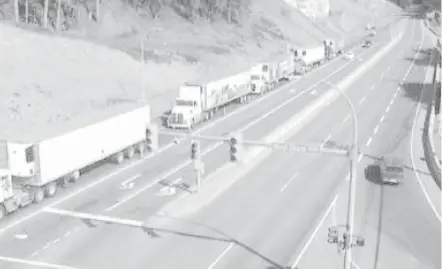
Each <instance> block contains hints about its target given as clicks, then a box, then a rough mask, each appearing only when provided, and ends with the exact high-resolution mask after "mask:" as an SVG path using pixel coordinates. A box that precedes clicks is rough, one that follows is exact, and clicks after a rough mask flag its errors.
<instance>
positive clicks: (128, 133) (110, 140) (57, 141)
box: [0, 105, 151, 217]
mask: <svg viewBox="0 0 442 269" xmlns="http://www.w3.org/2000/svg"><path fill="white" fill-rule="evenodd" d="M150 124H151V115H150V107H149V106H148V105H146V106H142V107H138V108H136V109H134V110H132V111H129V112H125V113H123V114H120V115H118V116H114V117H109V118H105V119H102V120H100V121H98V122H94V123H91V124H88V125H86V126H82V127H79V128H76V129H73V130H70V131H65V132H62V133H60V134H57V135H54V136H50V137H47V138H39V139H36V140H27V141H19V142H14V141H11V140H5V139H0V169H1V170H0V192H1V194H0V217H2V216H3V215H4V213H7V212H12V211H14V210H16V209H17V208H18V207H20V206H21V205H23V204H28V203H30V202H32V201H33V202H36V203H38V202H40V201H41V200H42V199H43V198H44V196H47V197H51V196H54V195H55V194H56V192H57V187H58V185H63V186H64V185H66V184H67V183H68V182H69V181H74V182H75V181H76V180H77V179H78V178H79V177H80V174H81V171H82V170H83V169H85V168H87V167H89V166H91V165H93V164H96V163H98V162H101V161H104V160H107V159H111V160H113V161H115V162H116V163H121V162H122V161H123V160H124V158H125V157H127V158H132V157H133V156H134V154H135V152H136V151H138V153H140V154H143V153H144V151H145V149H146V142H145V141H146V129H147V128H148V127H149V125H150ZM12 185H15V187H16V188H15V190H14V191H11V188H12ZM11 194H12V195H11ZM24 196H26V198H27V199H24V200H23V201H21V200H22V198H23V197H24ZM25 200H27V201H26V202H25Z"/></svg>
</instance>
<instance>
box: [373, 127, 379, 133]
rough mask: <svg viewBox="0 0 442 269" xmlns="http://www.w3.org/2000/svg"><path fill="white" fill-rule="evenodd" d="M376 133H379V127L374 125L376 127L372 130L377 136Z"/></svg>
mask: <svg viewBox="0 0 442 269" xmlns="http://www.w3.org/2000/svg"><path fill="white" fill-rule="evenodd" d="M378 131H379V125H376V127H375V128H374V132H373V133H374V134H377V133H378Z"/></svg>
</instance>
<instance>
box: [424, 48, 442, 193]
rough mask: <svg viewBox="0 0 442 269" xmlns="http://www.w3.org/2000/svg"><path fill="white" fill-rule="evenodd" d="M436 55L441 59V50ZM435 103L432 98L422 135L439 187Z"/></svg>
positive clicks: (426, 156) (430, 166) (429, 165)
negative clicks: (434, 141) (435, 137)
mask: <svg viewBox="0 0 442 269" xmlns="http://www.w3.org/2000/svg"><path fill="white" fill-rule="evenodd" d="M436 54H437V55H436V56H437V57H439V59H440V54H439V52H437V51H436ZM437 65H438V61H436V63H435V68H434V76H433V87H434V96H435V95H436V91H437V88H436V87H438V85H437V84H438V83H437V80H436V76H437ZM435 104H436V98H432V102H431V104H430V105H429V109H428V110H427V116H426V118H425V125H424V132H423V135H422V142H423V146H424V154H425V160H426V162H427V166H428V169H429V170H430V173H431V176H432V177H433V178H434V181H435V182H436V184H437V186H438V187H439V189H440V188H441V169H442V168H441V163H440V160H439V158H438V157H437V155H436V151H435V148H434V144H433V129H434V118H435V113H434V111H435Z"/></svg>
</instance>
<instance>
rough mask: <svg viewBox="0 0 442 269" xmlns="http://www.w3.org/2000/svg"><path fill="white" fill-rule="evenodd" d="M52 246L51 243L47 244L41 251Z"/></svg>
mask: <svg viewBox="0 0 442 269" xmlns="http://www.w3.org/2000/svg"><path fill="white" fill-rule="evenodd" d="M50 246H51V243H50V242H49V243H46V244H45V245H44V246H43V247H42V248H41V249H43V250H46V249H48V248H49V247H50Z"/></svg>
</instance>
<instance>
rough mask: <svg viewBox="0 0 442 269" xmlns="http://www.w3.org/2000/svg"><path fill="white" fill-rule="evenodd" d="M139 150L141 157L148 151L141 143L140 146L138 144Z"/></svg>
mask: <svg viewBox="0 0 442 269" xmlns="http://www.w3.org/2000/svg"><path fill="white" fill-rule="evenodd" d="M137 150H138V153H139V154H140V155H141V156H144V152H145V151H146V146H145V145H144V143H142V142H141V143H140V144H138V146H137Z"/></svg>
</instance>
